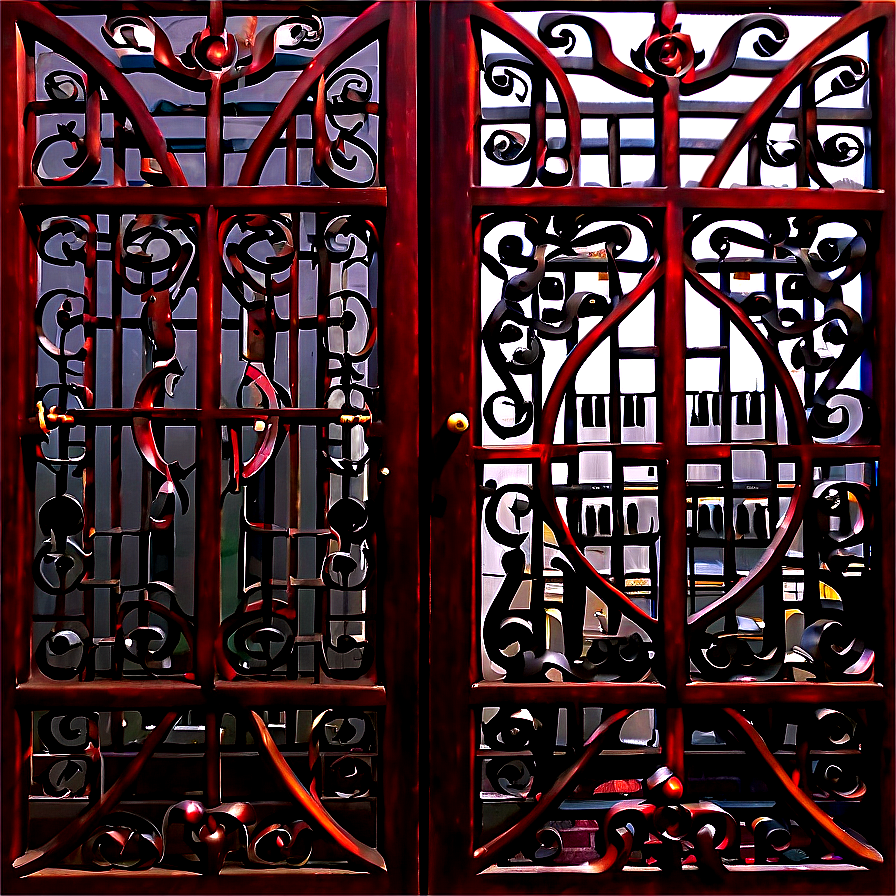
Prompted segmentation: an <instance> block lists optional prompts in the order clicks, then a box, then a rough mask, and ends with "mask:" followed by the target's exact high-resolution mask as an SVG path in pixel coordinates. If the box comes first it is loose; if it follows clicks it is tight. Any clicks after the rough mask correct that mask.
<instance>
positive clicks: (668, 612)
mask: <svg viewBox="0 0 896 896" xmlns="http://www.w3.org/2000/svg"><path fill="white" fill-rule="evenodd" d="M678 94H679V83H678V81H677V79H675V78H667V79H666V92H665V93H664V94H663V96H662V98H661V99H658V100H657V102H656V106H657V109H656V111H657V116H658V121H657V133H658V136H661V137H662V157H661V159H660V160H659V162H660V165H659V167H660V171H659V172H658V174H659V175H660V177H661V178H662V180H661V183H662V184H663V185H665V186H672V187H677V186H678V182H679V128H678ZM683 233H684V213H683V210H682V206H681V204H680V202H679V201H677V199H672V200H671V201H670V202H669V203H668V204H667V205H666V214H665V220H664V222H663V258H664V259H665V273H664V277H663V295H662V302H661V303H658V315H657V318H658V320H657V326H658V330H659V342H660V349H661V356H662V362H661V364H662V382H663V385H662V443H663V448H664V450H665V454H666V480H665V487H664V491H663V495H662V511H661V520H662V532H663V535H662V539H663V540H662V561H661V572H660V599H659V610H658V612H659V619H660V628H661V631H662V639H663V643H662V645H661V648H660V650H659V651H658V652H659V653H661V654H662V657H663V673H664V675H663V680H664V684H665V685H666V689H667V699H668V706H667V709H666V714H665V716H666V731H665V737H664V755H665V761H666V764H667V765H668V766H669V767H670V768H671V769H672V771H673V772H675V774H676V775H678V776H679V778H681V779H682V780H684V723H683V719H682V711H681V698H682V696H683V695H684V686H685V683H686V681H687V678H688V659H687V658H688V651H687V572H688V569H687V558H688V553H687V485H686V483H687V416H686V394H685V386H686V361H685V351H684V346H685V345H686V344H687V343H686V327H685V293H684V246H683V241H682V238H681V235H682V234H683Z"/></svg>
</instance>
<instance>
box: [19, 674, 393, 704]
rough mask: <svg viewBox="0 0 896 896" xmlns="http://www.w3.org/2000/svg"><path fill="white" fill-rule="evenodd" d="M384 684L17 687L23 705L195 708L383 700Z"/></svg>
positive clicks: (133, 682)
mask: <svg viewBox="0 0 896 896" xmlns="http://www.w3.org/2000/svg"><path fill="white" fill-rule="evenodd" d="M385 704H386V689H385V688H384V687H383V686H382V685H371V684H357V683H351V684H344V683H333V684H329V683H328V684H321V683H319V682H313V681H307V682H305V681H255V680H251V679H241V680H238V681H218V682H215V684H214V686H213V687H212V688H211V689H210V690H205V689H203V688H202V687H200V686H199V685H196V684H191V683H190V682H185V681H162V680H160V679H130V680H124V681H121V680H116V681H111V680H110V681H37V680H31V681H27V682H23V683H22V684H20V685H19V686H18V687H17V688H16V705H17V706H19V707H21V708H23V709H47V708H55V707H63V706H65V707H68V706H78V707H98V708H101V709H106V708H110V709H111V708H115V709H140V708H144V707H153V708H157V707H171V708H181V707H182V708H184V709H187V708H193V707H205V706H214V707H215V708H217V709H220V710H226V709H227V707H229V706H246V707H256V708H257V707H262V708H263V707H267V706H270V707H274V708H279V707H286V706H300V707H301V706H309V707H318V706H322V707H325V706H353V707H366V706H385Z"/></svg>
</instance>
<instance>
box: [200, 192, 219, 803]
mask: <svg viewBox="0 0 896 896" xmlns="http://www.w3.org/2000/svg"><path fill="white" fill-rule="evenodd" d="M219 254H220V253H219V251H218V210H217V209H216V208H215V207H214V206H211V205H210V206H208V208H206V209H205V212H204V213H203V215H202V217H201V220H200V226H199V288H198V303H197V321H196V328H197V333H196V363H197V366H198V370H197V373H196V400H197V406H198V408H199V409H200V414H199V421H198V432H197V435H198V440H199V444H198V448H197V452H196V459H197V464H196V474H195V475H196V477H197V481H196V505H197V506H196V557H195V583H196V585H195V596H194V601H195V603H194V616H195V620H196V639H195V643H194V658H193V667H194V670H195V674H196V682H197V684H199V685H201V686H202V688H203V690H204V691H205V692H206V696H207V697H208V698H210V697H211V696H212V691H213V690H214V686H215V650H214V647H215V637H216V635H217V631H218V626H219V624H220V615H221V560H220V558H221V516H220V508H221V432H220V423H219V421H218V420H217V413H218V411H219V409H220V404H221V288H222V287H221V264H220V259H219ZM205 791H206V800H207V803H208V805H210V806H216V805H218V803H220V801H221V769H220V754H219V744H218V724H217V720H216V717H215V714H214V713H213V712H209V713H208V714H207V715H206V781H205Z"/></svg>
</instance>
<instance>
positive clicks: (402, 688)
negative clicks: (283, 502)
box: [373, 2, 421, 893]
mask: <svg viewBox="0 0 896 896" xmlns="http://www.w3.org/2000/svg"><path fill="white" fill-rule="evenodd" d="M385 40H386V62H385V82H386V85H387V104H388V105H387V107H386V133H387V140H386V153H385V157H384V160H383V164H384V180H385V183H386V188H387V190H388V196H389V202H388V205H387V208H386V216H385V227H384V232H383V240H384V243H385V245H386V247H387V251H386V252H385V259H384V275H385V276H384V282H385V283H386V284H387V291H386V294H385V296H384V300H383V302H382V304H381V306H380V307H382V308H383V309H384V311H383V313H382V317H381V319H380V322H379V326H380V329H381V338H382V340H383V343H382V352H381V358H382V369H383V384H382V394H383V399H384V400H383V406H382V415H383V426H384V427H385V434H386V438H385V444H384V450H383V454H382V457H381V458H380V459H379V460H378V461H377V464H376V467H377V469H376V471H374V473H373V477H374V478H376V479H378V480H379V482H378V486H377V488H378V489H382V490H383V494H384V498H383V500H382V502H381V504H380V506H381V507H382V508H383V512H382V514H381V516H382V519H381V521H380V529H381V533H382V536H383V537H382V539H381V540H380V541H379V544H378V550H379V552H380V557H381V560H380V563H381V565H382V569H383V570H384V573H383V574H382V575H381V576H380V577H379V578H380V581H381V587H380V589H379V609H380V618H381V619H382V625H381V627H380V629H379V632H380V633H381V634H380V636H379V639H378V643H379V644H380V645H381V656H382V663H381V667H382V670H383V675H384V683H385V687H386V695H387V701H386V709H385V718H384V721H385V733H384V735H383V785H382V794H383V800H382V803H383V806H382V810H381V817H382V819H383V824H384V838H385V858H386V862H387V865H388V867H389V874H390V884H389V886H390V889H391V891H392V892H395V893H416V892H419V888H420V886H421V883H420V849H419V847H420V838H419V826H420V824H419V822H420V819H419V816H420V809H419V807H420V787H419V767H420V758H419V743H420V741H419V725H420V713H419V700H420V688H419V682H418V676H419V649H420V648H419V637H420V614H421V608H420V516H419V514H418V513H416V507H417V502H418V500H419V485H418V482H419V479H418V477H419V470H418V454H419V434H420V393H419V380H420V370H419V364H418V352H417V346H418V335H419V334H418V310H417V309H418V270H417V241H418V234H417V215H418V210H417V192H416V186H417V177H418V170H417V110H416V94H417V20H416V5H415V4H414V3H412V2H401V3H393V4H391V11H390V17H389V28H388V32H387V33H386V39H385Z"/></svg>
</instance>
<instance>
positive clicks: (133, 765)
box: [12, 712, 180, 877]
mask: <svg viewBox="0 0 896 896" xmlns="http://www.w3.org/2000/svg"><path fill="white" fill-rule="evenodd" d="M179 718H180V713H179V712H169V713H168V714H167V715H166V716H165V718H164V719H162V721H161V723H160V724H159V725H158V726H157V727H156V729H155V731H153V733H152V734H150V735H149V737H147V738H146V740H145V741H144V742H143V746H142V747H141V748H140V752H139V753H138V754H137V755H136V756H135V757H134V758H133V759H132V760H131V761H130V762H129V763H128V765H127V767H126V768H125V770H124V773H123V774H122V776H121V777H120V778H119V779H118V780H117V781H116V782H115V783H114V784H113V785H112V786H111V787H110V788H109V789H108V790H107V791H106V792H105V793H104V794H103V795H102V797H101V798H100V801H99V802H98V803H97V804H96V805H94V806H93V807H92V808H90V809H88V810H87V811H86V812H85V813H84V814H83V815H79V816H78V817H77V818H76V819H74V821H72V822H71V824H69V825H67V826H66V827H65V828H64V829H63V830H62V831H60V832H59V833H58V834H57V835H56V836H55V837H54V838H53V839H52V840H50V841H49V842H48V843H45V844H44V845H43V846H42V847H40V848H39V849H33V850H31V851H30V852H26V853H25V855H23V856H20V857H19V858H18V859H16V860H15V861H14V862H13V863H12V867H13V870H14V871H15V872H16V874H17V875H18V876H19V877H24V876H25V875H26V874H34V872H35V871H40V870H41V869H42V868H46V867H47V866H48V865H49V864H50V863H51V862H52V861H53V859H55V858H56V857H57V856H64V855H67V854H68V853H70V852H71V851H72V850H73V849H74V848H75V846H77V844H78V841H79V840H80V839H81V837H83V836H84V835H85V834H87V833H88V832H89V831H90V830H91V829H92V828H94V827H96V825H97V824H99V823H100V821H102V819H103V818H104V817H105V816H106V815H108V814H109V812H111V811H112V809H114V808H115V806H117V805H118V803H119V802H120V800H121V798H122V797H123V796H124V795H125V794H126V793H127V791H128V790H129V789H130V787H131V785H132V784H133V783H134V781H136V780H137V776H138V775H139V774H140V772H141V771H142V770H143V766H144V765H146V763H147V761H148V760H149V758H150V757H151V756H152V754H153V753H155V751H156V749H157V748H158V746H159V744H161V743H162V741H163V740H165V737H166V736H167V735H168V732H169V731H170V730H171V729H172V728H173V727H174V723H175V722H176V721H177V720H178V719H179Z"/></svg>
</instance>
